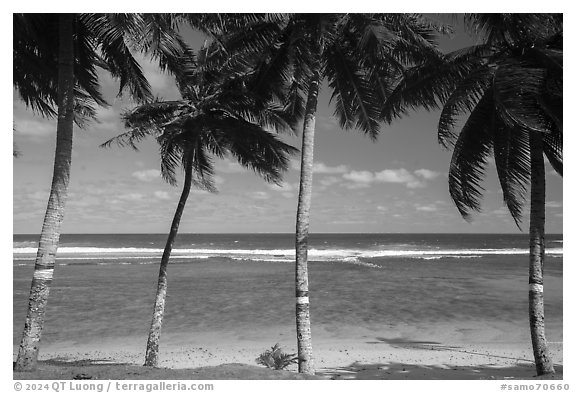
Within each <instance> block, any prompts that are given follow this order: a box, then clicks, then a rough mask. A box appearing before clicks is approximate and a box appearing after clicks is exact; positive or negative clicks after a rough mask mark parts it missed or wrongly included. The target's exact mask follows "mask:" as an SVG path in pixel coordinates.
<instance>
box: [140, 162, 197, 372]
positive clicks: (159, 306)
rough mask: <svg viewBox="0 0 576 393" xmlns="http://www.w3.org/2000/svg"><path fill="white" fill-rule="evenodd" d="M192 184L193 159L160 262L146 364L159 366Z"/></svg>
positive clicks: (188, 163) (189, 165)
mask: <svg viewBox="0 0 576 393" xmlns="http://www.w3.org/2000/svg"><path fill="white" fill-rule="evenodd" d="M191 185H192V160H188V162H187V163H186V171H185V179H184V187H183V188H182V194H181V195H180V201H179V202H178V206H177V207H176V212H175V213H174V218H173V219H172V226H171V227H170V233H169V234H168V239H167V240H166V246H164V253H163V254H162V261H161V262H160V272H159V273H158V288H157V290H156V301H155V303H154V314H153V315H152V324H151V325H150V332H149V334H148V343H147V344H146V360H145V361H144V365H145V366H150V367H158V346H159V343H160V333H161V330H162V319H163V318H164V308H165V303H166V292H167V290H168V262H169V261H170V253H171V252H172V246H173V245H174V240H175V239H176V235H177V234H178V227H179V226H180V219H181V218H182V213H183V212H184V206H186V201H187V200H188V196H189V195H190V188H191Z"/></svg>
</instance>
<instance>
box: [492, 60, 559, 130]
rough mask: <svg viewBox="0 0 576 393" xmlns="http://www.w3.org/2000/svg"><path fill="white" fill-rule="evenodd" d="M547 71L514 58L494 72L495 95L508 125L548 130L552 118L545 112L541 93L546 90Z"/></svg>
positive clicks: (503, 63)
mask: <svg viewBox="0 0 576 393" xmlns="http://www.w3.org/2000/svg"><path fill="white" fill-rule="evenodd" d="M545 75H546V73H545V70H543V69H540V68H532V67H529V66H526V65H525V64H523V63H521V62H517V61H515V60H513V59H508V60H506V61H505V62H502V63H501V64H500V65H499V66H498V68H497V69H496V71H495V73H494V80H493V86H494V93H495V94H494V97H495V104H496V106H497V108H498V112H499V115H500V117H501V118H502V119H503V120H504V122H505V123H506V124H507V126H508V127H520V128H522V129H525V130H526V131H532V132H548V131H549V130H550V128H551V119H550V117H548V116H546V114H545V112H544V111H542V107H541V106H540V104H539V102H538V96H540V95H541V94H542V92H543V88H544V78H545Z"/></svg>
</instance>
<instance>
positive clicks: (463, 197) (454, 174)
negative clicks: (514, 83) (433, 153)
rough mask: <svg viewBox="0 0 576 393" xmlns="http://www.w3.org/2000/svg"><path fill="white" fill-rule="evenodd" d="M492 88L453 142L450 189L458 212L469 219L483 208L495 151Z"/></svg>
mask: <svg viewBox="0 0 576 393" xmlns="http://www.w3.org/2000/svg"><path fill="white" fill-rule="evenodd" d="M494 117H495V114H494V111H493V98H492V91H491V90H488V91H487V92H486V94H485V95H484V97H482V99H481V100H480V102H479V103H478V105H476V108H474V110H473V111H472V113H471V114H470V116H469V117H468V120H467V121H466V124H464V126H463V127H462V131H461V132H460V135H459V136H458V140H457V141H456V144H455V145H454V151H453V153H452V160H451V162H450V169H449V172H448V189H449V192H450V196H451V197H452V200H453V201H454V203H455V204H456V207H457V208H458V211H459V212H460V214H461V215H462V216H463V217H464V218H465V219H469V218H470V211H471V210H475V211H480V210H481V209H480V199H481V197H482V193H483V191H484V188H483V187H482V186H481V182H482V180H483V179H484V177H485V167H486V164H487V162H488V161H487V159H488V157H489V155H490V154H491V152H492V145H493V142H492V132H491V129H492V125H493V122H494Z"/></svg>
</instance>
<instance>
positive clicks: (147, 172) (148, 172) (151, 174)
mask: <svg viewBox="0 0 576 393" xmlns="http://www.w3.org/2000/svg"><path fill="white" fill-rule="evenodd" d="M132 176H134V177H135V178H137V179H138V180H140V181H146V182H148V181H152V180H155V179H158V178H160V171H159V170H158V169H144V170H142V171H136V172H134V173H132Z"/></svg>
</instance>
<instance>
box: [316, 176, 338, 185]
mask: <svg viewBox="0 0 576 393" xmlns="http://www.w3.org/2000/svg"><path fill="white" fill-rule="evenodd" d="M340 182H342V178H340V177H336V176H327V177H324V178H322V179H320V184H321V185H322V186H324V187H329V186H331V185H334V184H337V183H340Z"/></svg>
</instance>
